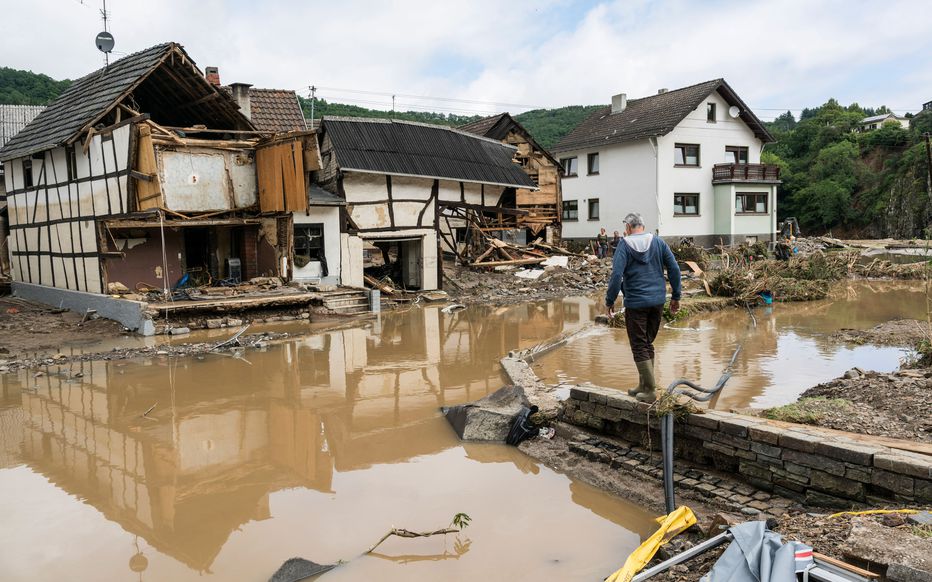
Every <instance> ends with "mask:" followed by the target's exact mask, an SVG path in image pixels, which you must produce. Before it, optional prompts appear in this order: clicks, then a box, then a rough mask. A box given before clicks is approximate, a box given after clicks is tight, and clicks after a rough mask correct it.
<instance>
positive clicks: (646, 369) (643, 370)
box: [634, 360, 657, 402]
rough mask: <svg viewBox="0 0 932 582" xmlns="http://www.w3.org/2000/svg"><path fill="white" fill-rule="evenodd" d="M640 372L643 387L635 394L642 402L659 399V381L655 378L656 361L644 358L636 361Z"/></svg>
mask: <svg viewBox="0 0 932 582" xmlns="http://www.w3.org/2000/svg"><path fill="white" fill-rule="evenodd" d="M636 365H637V367H638V374H639V375H640V376H641V382H642V383H643V388H642V389H641V391H640V392H638V393H637V394H635V395H634V397H635V398H637V399H638V401H640V402H653V401H655V400H657V381H656V380H655V379H654V361H653V360H644V361H643V362H636Z"/></svg>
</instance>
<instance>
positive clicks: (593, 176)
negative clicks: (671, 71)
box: [553, 79, 780, 246]
mask: <svg viewBox="0 0 932 582" xmlns="http://www.w3.org/2000/svg"><path fill="white" fill-rule="evenodd" d="M773 141H774V139H773V137H772V136H771V135H770V133H769V132H768V131H767V129H766V128H765V127H764V124H763V123H762V122H761V120H760V119H758V118H757V116H756V115H754V113H753V112H752V111H751V110H750V108H749V107H748V106H747V105H746V104H745V103H744V101H742V100H741V98H740V97H738V94H737V93H736V92H735V91H734V90H733V89H732V88H731V87H730V86H729V85H728V83H726V82H725V80H724V79H715V80H712V81H707V82H705V83H699V84H697V85H692V86H690V87H684V88H682V89H676V90H673V91H667V90H666V89H661V90H660V91H659V92H658V93H657V94H656V95H652V96H649V97H644V98H641V99H631V100H628V99H627V96H626V95H625V94H623V93H622V94H619V95H615V96H614V97H612V104H611V105H607V106H605V107H604V108H601V109H597V110H595V111H594V112H593V113H592V115H590V116H589V117H588V118H587V119H585V120H584V121H583V122H582V123H580V124H579V125H578V126H577V127H576V128H575V129H573V130H572V131H571V132H570V133H568V134H567V135H566V136H565V137H564V138H563V139H561V140H560V142H559V143H558V144H557V145H556V146H554V147H553V152H554V155H556V156H557V157H559V158H560V160H561V163H562V164H563V168H564V178H563V236H564V238H570V239H576V240H586V239H591V238H593V237H595V235H596V233H598V231H599V228H600V227H602V226H604V227H606V228H607V229H608V232H609V233H610V234H611V232H612V231H613V230H622V229H623V225H622V220H623V218H624V216H625V215H626V214H627V213H629V212H639V213H640V214H641V215H642V216H643V217H644V222H645V225H646V227H647V230H648V231H652V232H656V233H658V234H659V235H660V236H662V237H664V238H668V239H670V240H673V241H675V240H678V239H680V238H682V237H688V238H691V239H693V240H694V241H695V242H696V243H697V244H700V245H703V246H712V245H717V244H722V243H724V244H738V243H743V242H754V241H758V240H760V241H771V240H773V239H774V237H775V235H776V230H777V209H776V204H777V187H778V185H779V184H780V168H779V167H778V166H775V165H769V164H762V163H760V156H761V152H762V151H763V149H764V146H765V145H766V144H768V143H771V142H773Z"/></svg>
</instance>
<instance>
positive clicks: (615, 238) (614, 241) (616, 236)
mask: <svg viewBox="0 0 932 582" xmlns="http://www.w3.org/2000/svg"><path fill="white" fill-rule="evenodd" d="M620 242H621V235H620V234H618V231H617V230H616V231H615V234H614V235H613V236H612V243H611V245H609V250H611V252H612V256H615V251H616V250H618V243H620Z"/></svg>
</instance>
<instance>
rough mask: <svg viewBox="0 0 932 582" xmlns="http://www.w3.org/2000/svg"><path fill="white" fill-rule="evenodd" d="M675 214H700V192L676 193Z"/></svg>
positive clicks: (674, 201) (674, 200) (674, 198)
mask: <svg viewBox="0 0 932 582" xmlns="http://www.w3.org/2000/svg"><path fill="white" fill-rule="evenodd" d="M673 216H699V194H674V195H673Z"/></svg>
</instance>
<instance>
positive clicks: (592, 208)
mask: <svg viewBox="0 0 932 582" xmlns="http://www.w3.org/2000/svg"><path fill="white" fill-rule="evenodd" d="M598 219H599V199H598V198H590V199H589V220H598Z"/></svg>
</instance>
